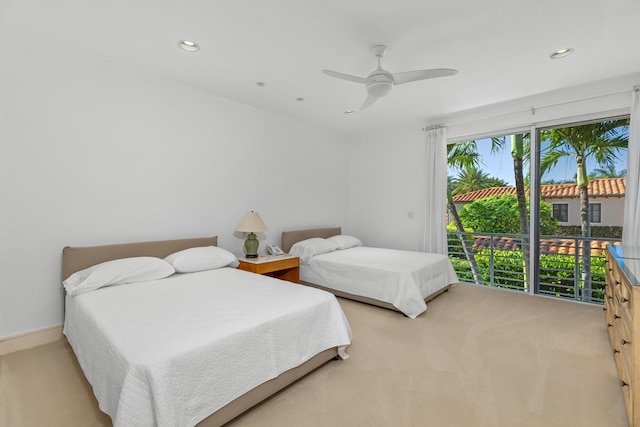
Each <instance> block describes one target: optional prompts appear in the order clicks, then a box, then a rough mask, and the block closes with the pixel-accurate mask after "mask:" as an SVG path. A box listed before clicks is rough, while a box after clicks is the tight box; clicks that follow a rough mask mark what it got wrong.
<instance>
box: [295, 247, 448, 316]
mask: <svg viewBox="0 0 640 427" xmlns="http://www.w3.org/2000/svg"><path fill="white" fill-rule="evenodd" d="M300 279H301V280H302V281H303V282H306V283H309V284H317V285H321V286H322V287H323V288H327V289H332V290H337V291H342V292H345V293H348V294H353V295H359V296H364V297H367V298H371V299H374V300H378V301H383V302H387V303H390V304H392V305H393V306H394V307H396V308H397V309H398V310H399V311H401V312H402V313H404V314H405V315H406V316H408V317H411V318H415V317H417V316H418V315H419V314H420V313H422V312H424V311H425V310H426V309H427V305H426V303H425V298H426V297H428V296H429V295H432V294H434V293H436V292H438V291H439V290H441V289H443V288H445V287H447V286H449V285H450V284H452V283H456V282H457V281H458V279H457V276H456V273H455V271H454V270H453V266H452V265H451V262H450V261H449V259H448V257H447V256H446V255H440V254H433V253H425V252H413V251H401V250H396V249H383V248H371V247H364V246H356V247H352V248H349V249H344V250H336V251H332V252H328V253H324V254H320V255H314V256H313V257H312V258H311V259H310V260H309V262H308V264H307V265H304V264H302V265H301V266H300Z"/></svg>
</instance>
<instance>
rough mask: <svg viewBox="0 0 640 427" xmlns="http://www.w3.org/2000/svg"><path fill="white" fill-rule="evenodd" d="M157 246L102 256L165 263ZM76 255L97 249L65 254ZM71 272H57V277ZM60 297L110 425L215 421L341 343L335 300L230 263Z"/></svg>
mask: <svg viewBox="0 0 640 427" xmlns="http://www.w3.org/2000/svg"><path fill="white" fill-rule="evenodd" d="M187 240H189V239H187ZM195 240H197V239H195ZM169 242H175V241H169ZM158 244H160V245H161V246H162V242H152V245H156V246H157V245H158ZM193 244H196V245H199V244H202V242H200V241H198V242H197V243H196V242H193ZM135 245H140V244H135ZM114 246H116V247H123V246H124V247H126V246H127V245H114ZM189 246H190V243H186V247H189ZM167 247H171V249H168V251H169V252H167V250H165V251H160V253H158V252H153V251H151V252H149V251H144V250H143V251H142V252H140V251H139V250H136V251H133V252H134V253H133V254H132V253H131V252H130V251H129V249H131V248H128V249H127V250H125V251H122V250H121V251H119V252H118V251H116V255H111V254H110V255H108V256H107V257H106V258H108V259H118V257H119V255H117V253H120V254H125V255H124V256H125V257H131V256H134V257H135V256H141V255H151V256H152V257H164V256H166V255H168V254H169V253H172V252H171V251H173V250H174V249H175V247H174V246H173V243H172V244H170V245H169V246H167ZM102 248H104V247H102ZM67 249H69V251H67ZM79 249H80V250H81V249H89V250H93V249H95V247H94V248H65V251H67V252H66V253H65V255H66V256H67V257H68V256H69V255H71V256H72V258H73V255H77V254H76V252H77V251H78V250H79ZM216 249H217V248H216ZM178 250H180V249H178ZM80 253H82V251H80ZM101 253H102V254H104V253H106V252H101ZM83 256H84V255H83ZM90 258H91V257H90ZM93 258H94V260H95V259H96V258H95V257H93ZM98 258H99V261H98V262H103V261H105V260H107V261H108V259H104V257H98ZM68 261H69V262H71V263H72V264H73V263H74V262H75V261H70V260H68ZM197 261H198V262H199V261H201V260H197ZM64 265H65V266H66V264H64ZM81 265H82V266H83V268H85V267H86V266H89V265H92V264H90V263H87V262H84V261H83V263H81ZM100 265H101V266H102V265H105V264H100ZM176 266H177V264H176ZM79 269H80V267H79V266H75V267H71V268H63V276H64V278H65V279H66V278H68V277H69V276H70V275H71V272H72V270H73V271H79ZM130 270H131V269H129V272H130ZM83 271H86V270H83ZM136 273H140V271H139V269H138V271H136ZM147 273H148V272H144V274H147ZM109 274H111V272H109ZM144 274H143V275H144ZM109 280H111V281H113V280H112V278H111V276H110V277H109ZM65 283H66V282H65ZM89 287H92V286H89ZM67 290H68V294H67V297H66V308H65V325H64V334H65V336H66V337H67V339H68V341H69V343H70V344H71V346H72V348H73V350H74V352H75V354H76V356H77V358H78V361H79V363H80V366H81V367H82V369H83V371H84V373H85V376H86V377H87V379H88V380H89V383H90V384H91V385H92V387H93V390H94V394H95V395H96V398H97V400H98V403H99V406H100V409H101V410H103V411H104V412H106V413H107V414H108V415H110V416H111V418H112V421H113V423H114V425H115V426H130V425H135V426H155V425H157V426H193V425H196V424H198V423H199V422H201V421H202V420H204V422H203V423H202V425H221V424H223V423H225V422H227V421H229V420H231V419H233V418H234V417H235V416H237V415H238V414H240V413H242V412H244V410H246V409H248V408H249V407H251V406H253V405H255V404H256V403H258V402H259V401H261V400H263V399H265V398H266V397H268V396H269V395H271V394H272V393H274V392H275V391H277V390H279V389H281V388H282V387H284V386H286V385H287V384H289V383H291V382H293V381H295V380H296V379H297V378H299V377H300V376H302V375H304V374H305V373H307V372H309V371H310V370H312V369H314V368H315V367H317V366H319V365H321V364H323V363H324V362H326V361H328V360H330V359H331V358H334V357H335V356H336V355H340V356H341V357H342V358H346V357H347V355H346V353H345V351H344V350H345V348H346V346H348V345H349V343H350V329H349V324H348V322H347V320H346V318H345V316H344V313H343V311H342V309H341V307H340V305H339V304H338V302H337V300H336V299H335V296H333V295H331V294H329V293H327V292H322V291H320V290H317V289H311V288H308V287H305V286H300V285H296V284H293V283H290V282H284V281H281V280H278V279H274V278H271V277H266V276H261V275H258V274H253V273H248V272H245V271H241V270H238V269H236V268H233V267H231V266H222V267H219V268H213V269H205V270H202V271H196V272H188V273H173V274H169V275H168V277H166V278H161V279H156V280H144V281H139V282H136V283H127V284H122V285H112V284H109V285H108V286H103V287H100V288H97V289H90V290H89V291H86V292H78V291H77V290H76V288H73V287H72V286H69V287H68V289H67Z"/></svg>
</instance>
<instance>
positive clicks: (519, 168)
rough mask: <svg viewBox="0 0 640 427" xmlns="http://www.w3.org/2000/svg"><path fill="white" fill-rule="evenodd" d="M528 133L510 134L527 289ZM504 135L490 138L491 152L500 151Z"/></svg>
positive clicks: (529, 143)
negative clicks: (526, 178)
mask: <svg viewBox="0 0 640 427" xmlns="http://www.w3.org/2000/svg"><path fill="white" fill-rule="evenodd" d="M530 140H531V139H530V137H529V134H528V133H525V134H517V135H511V157H512V158H513V176H514V180H515V183H516V198H517V200H518V213H519V217H520V234H522V235H523V238H522V257H523V261H524V262H523V270H524V281H523V282H524V288H525V290H527V288H528V282H527V277H529V276H528V265H529V264H528V263H529V244H528V237H529V214H528V212H527V194H526V185H525V179H524V164H525V162H526V161H527V160H528V158H529V153H530V147H531V141H530ZM506 143H507V142H506V138H505V137H494V138H491V152H492V153H496V152H499V151H502V150H503V149H504V147H505V145H506Z"/></svg>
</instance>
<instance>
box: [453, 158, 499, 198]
mask: <svg viewBox="0 0 640 427" xmlns="http://www.w3.org/2000/svg"><path fill="white" fill-rule="evenodd" d="M451 184H452V193H453V195H454V196H455V195H457V194H465V193H470V192H472V191H476V190H482V189H483V188H491V187H504V186H506V185H507V183H506V182H504V181H503V180H501V179H499V178H493V177H490V176H489V174H487V173H486V172H484V171H483V170H482V169H478V168H477V167H476V166H475V165H469V166H467V167H463V168H461V169H460V172H458V175H457V176H456V177H455V178H453V179H452V180H451Z"/></svg>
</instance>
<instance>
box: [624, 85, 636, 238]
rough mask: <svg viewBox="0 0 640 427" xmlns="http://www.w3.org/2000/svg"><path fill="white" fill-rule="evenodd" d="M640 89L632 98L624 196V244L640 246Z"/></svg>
mask: <svg viewBox="0 0 640 427" xmlns="http://www.w3.org/2000/svg"><path fill="white" fill-rule="evenodd" d="M639 97H640V91H639V90H638V87H637V86H636V87H635V88H634V90H633V96H632V99H631V123H630V125H629V151H628V152H627V193H626V194H625V196H624V221H623V223H622V244H623V245H629V246H640V104H639V101H638V98H639Z"/></svg>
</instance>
